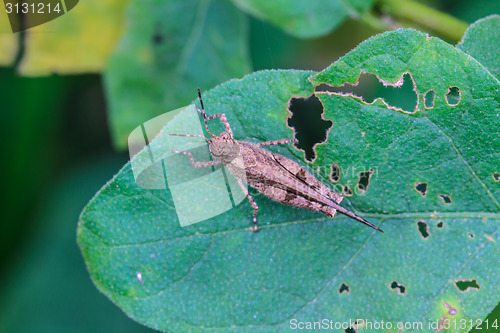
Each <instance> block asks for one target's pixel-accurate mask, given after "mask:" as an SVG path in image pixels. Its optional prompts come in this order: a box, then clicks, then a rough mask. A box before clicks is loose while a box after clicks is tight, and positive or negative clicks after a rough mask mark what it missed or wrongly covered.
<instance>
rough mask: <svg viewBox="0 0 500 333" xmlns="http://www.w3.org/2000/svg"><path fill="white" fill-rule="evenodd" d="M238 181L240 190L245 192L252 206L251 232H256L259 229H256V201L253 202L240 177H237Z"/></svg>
mask: <svg viewBox="0 0 500 333" xmlns="http://www.w3.org/2000/svg"><path fill="white" fill-rule="evenodd" d="M237 181H238V185H240V187H241V190H242V191H243V193H245V195H246V197H247V199H248V201H250V204H251V205H252V208H253V214H252V216H253V232H257V231H259V230H258V227H257V212H258V211H259V206H257V203H256V202H255V200H253V198H252V196H251V195H250V194H248V189H247V188H246V187H245V185H243V182H242V181H241V179H237Z"/></svg>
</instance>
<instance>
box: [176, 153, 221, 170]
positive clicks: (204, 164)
mask: <svg viewBox="0 0 500 333" xmlns="http://www.w3.org/2000/svg"><path fill="white" fill-rule="evenodd" d="M172 153H174V154H183V155H186V156H189V160H190V161H191V164H192V165H193V166H194V167H195V168H206V167H213V166H216V165H219V164H220V163H221V161H206V162H195V161H194V158H193V154H191V153H190V152H188V151H178V150H174V149H172Z"/></svg>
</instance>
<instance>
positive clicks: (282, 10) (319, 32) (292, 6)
mask: <svg viewBox="0 0 500 333" xmlns="http://www.w3.org/2000/svg"><path fill="white" fill-rule="evenodd" d="M233 2H234V3H235V4H236V5H237V6H238V7H239V8H241V9H242V10H244V11H246V12H248V13H250V14H252V15H254V16H255V17H258V18H260V19H263V20H265V21H269V22H271V23H273V24H275V25H276V26H278V27H280V28H281V29H283V30H285V31H286V32H288V33H289V34H291V35H293V36H297V37H301V38H311V37H319V36H323V35H325V34H326V33H328V32H330V31H332V30H333V29H335V28H336V27H337V26H339V25H340V24H341V23H342V21H344V20H345V19H346V18H348V17H359V15H360V13H362V12H363V11H366V10H368V9H369V8H370V7H371V6H372V4H373V3H374V2H375V1H374V0H348V1H341V0H333V1H328V0H322V1H307V0H293V1H290V0H280V1H266V0H256V1H244V0H233Z"/></svg>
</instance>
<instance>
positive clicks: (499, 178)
mask: <svg viewBox="0 0 500 333" xmlns="http://www.w3.org/2000/svg"><path fill="white" fill-rule="evenodd" d="M493 180H494V181H496V182H500V172H494V173H493Z"/></svg>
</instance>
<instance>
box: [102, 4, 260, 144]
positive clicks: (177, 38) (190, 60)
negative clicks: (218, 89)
mask: <svg viewBox="0 0 500 333" xmlns="http://www.w3.org/2000/svg"><path fill="white" fill-rule="evenodd" d="M128 22H129V26H128V28H127V31H126V33H125V36H124V38H123V39H122V41H121V42H120V44H119V46H118V48H117V49H116V50H115V52H114V54H113V56H112V57H111V60H110V63H109V66H108V68H107V70H106V77H105V79H106V85H107V88H108V97H109V102H110V122H111V129H112V136H113V141H114V144H115V146H117V147H119V148H125V147H126V143H127V137H128V135H129V134H130V132H131V131H132V130H133V129H134V128H136V127H137V126H139V125H141V123H143V122H144V121H147V120H149V119H151V118H153V117H155V116H158V115H160V114H163V113H165V112H167V111H169V110H172V109H175V108H178V107H181V106H184V105H186V104H188V103H190V102H191V101H192V100H193V99H194V97H195V96H196V88H198V87H200V88H202V89H208V88H211V87H214V86H215V85H217V84H219V83H221V82H224V81H227V80H229V79H231V78H234V77H241V76H243V75H244V74H246V73H248V72H249V70H250V65H249V60H248V56H247V53H246V52H247V50H246V43H247V41H246V39H247V36H246V35H247V31H246V20H245V17H244V16H243V14H242V13H241V12H240V11H239V10H237V9H236V8H235V7H234V6H233V5H232V4H231V3H228V2H227V1H225V0H214V1H207V0H189V1H158V0H155V1H135V2H134V3H132V5H131V8H130V12H129V15H128ZM228 32H231V33H228ZM138 90H139V91H140V93H137V91H138Z"/></svg>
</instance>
